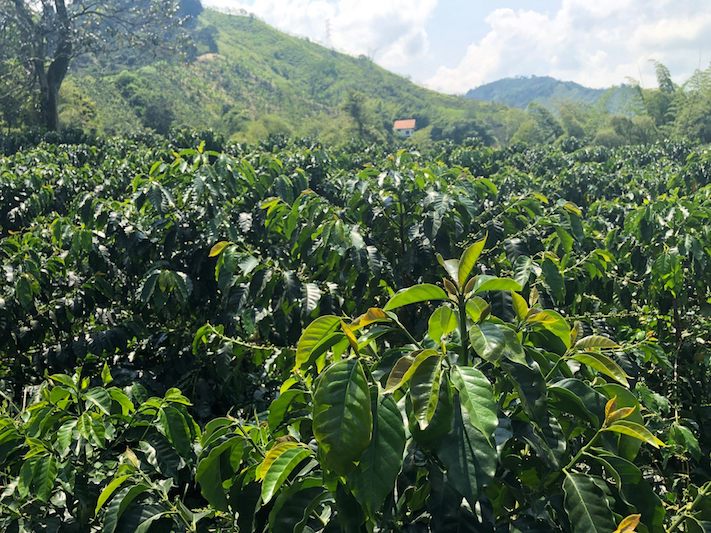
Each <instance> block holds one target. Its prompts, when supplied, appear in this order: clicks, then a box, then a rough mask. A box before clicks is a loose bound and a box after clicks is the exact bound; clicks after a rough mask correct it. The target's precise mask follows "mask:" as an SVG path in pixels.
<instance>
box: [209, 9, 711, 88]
mask: <svg viewBox="0 0 711 533" xmlns="http://www.w3.org/2000/svg"><path fill="white" fill-rule="evenodd" d="M203 4H204V5H206V6H208V7H215V8H218V9H226V10H240V9H243V10H246V11H247V12H250V13H253V14H255V15H257V16H258V17H259V18H261V19H263V20H264V21H266V22H268V23H269V24H272V25H273V26H276V27H277V28H279V29H280V30H283V31H286V32H288V33H291V34H295V35H301V36H305V37H309V38H310V39H312V40H314V41H316V42H319V43H321V44H325V45H327V46H329V47H331V48H335V49H336V50H339V51H342V52H346V53H350V54H354V55H360V54H364V55H367V56H368V57H370V58H371V59H373V60H374V61H375V62H376V63H378V64H379V65H381V66H383V67H385V68H387V69H389V70H392V71H393V72H397V73H398V74H402V75H404V76H407V77H408V78H410V79H411V80H413V81H415V82H417V83H419V84H420V85H424V86H426V87H430V88H432V89H436V90H439V91H442V92H446V93H452V94H461V93H465V92H466V91H468V90H469V89H472V88H474V87H478V86H479V85H482V84H484V83H488V82H491V81H495V80H497V79H500V78H504V77H509V76H530V75H538V76H543V75H548V76H553V77H556V78H559V79H562V80H570V81H576V82H578V83H581V84H583V85H587V86H589V87H609V86H611V85H618V84H621V83H625V82H626V81H627V80H628V79H630V78H631V79H634V80H637V81H639V82H640V83H641V84H642V86H643V87H653V86H654V85H655V82H654V68H653V64H652V62H651V60H655V61H661V62H662V63H664V64H665V65H667V67H669V69H670V71H671V73H672V77H673V78H674V79H675V81H677V82H682V81H684V80H685V79H686V78H688V77H689V76H690V75H691V74H692V73H693V72H694V70H695V69H697V68H706V67H708V66H709V63H711V0H203Z"/></svg>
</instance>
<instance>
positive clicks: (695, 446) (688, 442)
mask: <svg viewBox="0 0 711 533" xmlns="http://www.w3.org/2000/svg"><path fill="white" fill-rule="evenodd" d="M669 436H670V437H671V439H672V440H673V441H674V443H676V444H677V445H679V446H681V447H682V448H684V449H685V451H687V452H689V453H690V454H691V456H692V457H693V458H694V459H696V460H697V461H698V460H700V458H701V447H700V446H699V441H698V439H697V438H696V436H695V435H694V433H693V432H692V431H691V430H690V429H689V428H688V427H686V426H683V425H682V424H679V423H678V422H674V423H673V424H672V425H671V428H670V429H669Z"/></svg>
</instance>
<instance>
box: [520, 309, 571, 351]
mask: <svg viewBox="0 0 711 533" xmlns="http://www.w3.org/2000/svg"><path fill="white" fill-rule="evenodd" d="M526 322H527V323H528V324H530V325H532V326H539V327H542V328H544V329H546V330H548V331H550V332H551V333H553V334H554V335H555V336H556V337H558V338H559V339H560V340H561V341H562V342H563V344H565V347H566V348H570V344H571V339H570V326H569V325H568V322H567V321H566V320H565V318H563V317H562V316H561V315H560V313H557V312H556V311H552V310H550V309H546V310H544V311H539V312H538V313H535V314H532V315H531V316H529V317H528V318H527V319H526Z"/></svg>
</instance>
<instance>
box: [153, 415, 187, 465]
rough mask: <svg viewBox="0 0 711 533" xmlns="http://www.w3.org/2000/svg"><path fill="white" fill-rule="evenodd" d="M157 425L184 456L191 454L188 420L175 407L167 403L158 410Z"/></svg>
mask: <svg viewBox="0 0 711 533" xmlns="http://www.w3.org/2000/svg"><path fill="white" fill-rule="evenodd" d="M158 427H159V428H160V429H161V431H162V432H163V434H164V435H165V436H166V437H167V438H168V440H169V441H170V443H171V444H172V445H173V446H174V447H175V449H176V450H177V452H178V453H179V454H180V455H181V456H182V457H184V458H188V457H190V456H191V454H192V441H193V439H192V434H191V432H190V427H189V426H188V421H187V420H186V419H185V416H183V413H181V412H180V410H178V409H177V408H176V407H173V406H172V405H168V406H166V407H163V408H162V409H161V410H160V411H159V422H158Z"/></svg>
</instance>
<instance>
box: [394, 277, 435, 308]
mask: <svg viewBox="0 0 711 533" xmlns="http://www.w3.org/2000/svg"><path fill="white" fill-rule="evenodd" d="M446 299H447V293H446V292H444V290H443V289H441V288H440V287H438V286H437V285H432V284H430V283H423V284H421V285H413V286H412V287H408V288H407V289H402V290H401V291H398V292H397V293H396V294H395V295H394V296H393V297H392V298H390V300H389V301H388V303H387V304H385V307H384V308H383V309H384V310H385V311H392V310H393V309H397V308H399V307H403V306H405V305H410V304H414V303H419V302H430V301H438V300H446Z"/></svg>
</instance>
